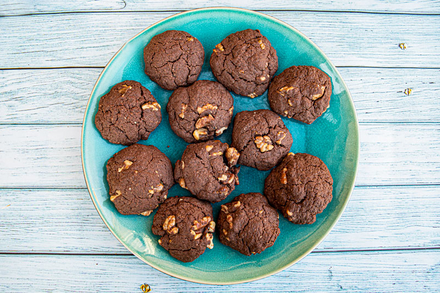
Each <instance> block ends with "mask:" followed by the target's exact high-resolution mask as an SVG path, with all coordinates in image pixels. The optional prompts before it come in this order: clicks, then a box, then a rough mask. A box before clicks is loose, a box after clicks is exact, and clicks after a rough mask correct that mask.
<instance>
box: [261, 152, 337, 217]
mask: <svg viewBox="0 0 440 293" xmlns="http://www.w3.org/2000/svg"><path fill="white" fill-rule="evenodd" d="M332 190H333V179H332V176H331V175H330V172H329V170H328V168H327V166H326V165H325V164H324V162H323V161H321V159H319V158H318V157H315V156H312V155H309V154H301V153H297V154H293V153H289V154H288V155H287V156H286V158H285V159H284V160H283V161H282V162H281V164H280V165H279V166H278V167H276V168H275V169H273V170H272V172H271V173H270V174H269V176H267V178H266V180H265V182H264V195H265V196H266V197H267V199H268V200H269V202H270V204H271V205H272V206H274V207H275V208H277V209H278V210H280V211H281V213H282V214H283V216H284V217H286V218H287V219H288V220H289V221H290V222H292V223H295V224H312V223H314V222H315V221H316V215H317V214H319V213H322V211H323V210H324V209H325V208H326V207H327V205H328V204H329V203H330V201H331V200H332Z"/></svg>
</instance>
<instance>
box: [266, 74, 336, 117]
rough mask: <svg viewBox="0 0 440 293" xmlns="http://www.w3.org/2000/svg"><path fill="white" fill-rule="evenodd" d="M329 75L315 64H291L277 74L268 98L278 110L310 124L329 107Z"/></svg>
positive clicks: (273, 107) (271, 104)
mask: <svg viewBox="0 0 440 293" xmlns="http://www.w3.org/2000/svg"><path fill="white" fill-rule="evenodd" d="M331 95H332V84H331V80H330V77H329V76H328V75H327V74H325V73H324V72H323V71H321V70H320V69H318V68H316V67H313V66H292V67H289V68H287V69H286V70H284V71H283V72H282V73H281V74H279V75H277V76H276V77H275V78H274V79H273V81H272V83H271V84H270V87H269V93H268V100H269V104H270V107H271V109H272V110H273V111H275V112H276V113H278V114H280V115H282V116H286V117H289V118H293V119H296V120H299V121H302V122H304V123H307V124H311V123H312V122H313V121H315V120H316V119H317V118H318V117H320V116H321V115H322V114H323V113H324V112H325V111H326V110H327V108H328V107H329V104H330V97H331Z"/></svg>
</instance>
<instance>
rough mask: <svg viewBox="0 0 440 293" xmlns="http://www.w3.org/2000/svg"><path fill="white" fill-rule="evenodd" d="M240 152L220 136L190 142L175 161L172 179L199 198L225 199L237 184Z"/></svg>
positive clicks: (215, 200)
mask: <svg viewBox="0 0 440 293" xmlns="http://www.w3.org/2000/svg"><path fill="white" fill-rule="evenodd" d="M239 157H240V154H239V153H238V152H237V150H236V149H235V148H232V147H229V146H228V144H227V143H222V142H221V141H219V140H209V141H206V142H200V143H195V144H190V145H188V146H187V147H186V149H185V151H184V152H183V155H182V158H181V159H180V160H178V161H177V162H176V166H175V168H174V179H175V180H176V181H177V182H178V183H179V184H180V186H181V187H182V188H185V189H188V190H189V191H190V192H191V193H192V194H193V195H195V196H196V197H197V198H199V199H202V200H207V201H209V202H212V203H215V202H219V201H221V200H223V199H225V198H226V197H227V196H228V195H229V194H230V193H231V192H232V191H233V190H234V189H235V185H238V176H237V174H238V171H239V170H240V168H239V167H235V165H236V164H237V161H238V158H239Z"/></svg>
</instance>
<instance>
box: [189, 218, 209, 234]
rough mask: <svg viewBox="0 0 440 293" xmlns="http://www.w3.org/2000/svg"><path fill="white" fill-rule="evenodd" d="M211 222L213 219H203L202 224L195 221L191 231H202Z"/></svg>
mask: <svg viewBox="0 0 440 293" xmlns="http://www.w3.org/2000/svg"><path fill="white" fill-rule="evenodd" d="M209 222H211V217H203V218H202V219H201V220H200V222H199V221H197V220H195V221H194V222H193V224H194V225H193V226H192V227H191V229H193V230H195V231H197V230H199V229H201V228H203V227H206V225H208V224H209Z"/></svg>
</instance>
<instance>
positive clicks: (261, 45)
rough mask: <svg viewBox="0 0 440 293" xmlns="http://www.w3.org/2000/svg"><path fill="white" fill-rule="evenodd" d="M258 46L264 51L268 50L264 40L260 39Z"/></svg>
mask: <svg viewBox="0 0 440 293" xmlns="http://www.w3.org/2000/svg"><path fill="white" fill-rule="evenodd" d="M258 44H260V47H261V49H262V50H264V49H265V48H266V46H265V45H264V44H263V40H262V39H258Z"/></svg>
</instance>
